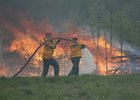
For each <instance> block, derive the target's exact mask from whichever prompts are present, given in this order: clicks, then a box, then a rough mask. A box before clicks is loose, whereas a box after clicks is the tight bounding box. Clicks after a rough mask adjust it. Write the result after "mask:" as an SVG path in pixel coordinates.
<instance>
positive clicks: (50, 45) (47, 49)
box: [42, 31, 60, 76]
mask: <svg viewBox="0 0 140 100" xmlns="http://www.w3.org/2000/svg"><path fill="white" fill-rule="evenodd" d="M46 40H48V42H47V43H46V44H45V45H44V48H43V53H42V59H43V72H42V76H47V74H48V70H49V66H50V65H52V66H53V67H54V76H58V75H59V64H58V63H57V61H56V59H55V58H53V52H54V49H55V48H56V45H57V44H58V43H59V42H60V39H58V40H57V41H54V40H52V33H51V32H49V31H48V32H47V33H46V37H45V38H44V41H46Z"/></svg>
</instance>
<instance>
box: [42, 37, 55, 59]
mask: <svg viewBox="0 0 140 100" xmlns="http://www.w3.org/2000/svg"><path fill="white" fill-rule="evenodd" d="M44 40H45V41H46V40H47V39H44ZM55 48H56V44H55V43H54V41H53V40H51V41H48V42H47V43H46V44H45V45H44V48H43V52H42V58H43V59H50V58H53V52H54V49H55Z"/></svg>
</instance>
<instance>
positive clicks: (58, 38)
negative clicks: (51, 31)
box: [11, 38, 73, 78]
mask: <svg viewBox="0 0 140 100" xmlns="http://www.w3.org/2000/svg"><path fill="white" fill-rule="evenodd" d="M52 39H53V40H54V39H60V40H65V41H73V40H71V39H65V38H52ZM47 42H48V40H46V41H44V42H43V43H41V44H40V45H39V46H38V47H37V48H36V49H35V51H34V52H33V54H32V55H31V56H30V58H29V59H28V60H27V62H26V63H25V64H24V65H23V66H22V67H21V69H20V70H19V71H18V72H17V73H16V74H14V75H13V76H12V77H11V78H13V77H16V76H17V75H18V74H19V73H20V72H21V71H22V70H23V69H24V68H25V67H26V66H27V65H28V63H29V62H30V61H31V59H32V58H33V57H34V55H35V54H36V52H37V51H38V50H39V49H40V48H41V47H42V46H43V45H44V44H45V43H47Z"/></svg>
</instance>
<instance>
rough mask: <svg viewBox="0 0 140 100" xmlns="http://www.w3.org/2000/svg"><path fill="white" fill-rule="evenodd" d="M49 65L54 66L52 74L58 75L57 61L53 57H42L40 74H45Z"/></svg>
mask: <svg viewBox="0 0 140 100" xmlns="http://www.w3.org/2000/svg"><path fill="white" fill-rule="evenodd" d="M50 65H52V66H53V68H54V76H58V75H59V64H58V63H57V61H56V60H55V59H54V58H51V59H43V72H42V76H47V74H48V70H49V66H50Z"/></svg>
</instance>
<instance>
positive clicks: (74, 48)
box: [70, 43, 82, 58]
mask: <svg viewBox="0 0 140 100" xmlns="http://www.w3.org/2000/svg"><path fill="white" fill-rule="evenodd" d="M81 46H82V44H79V43H78V44H76V45H71V46H70V58H75V57H81V56H82V48H81Z"/></svg>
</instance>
